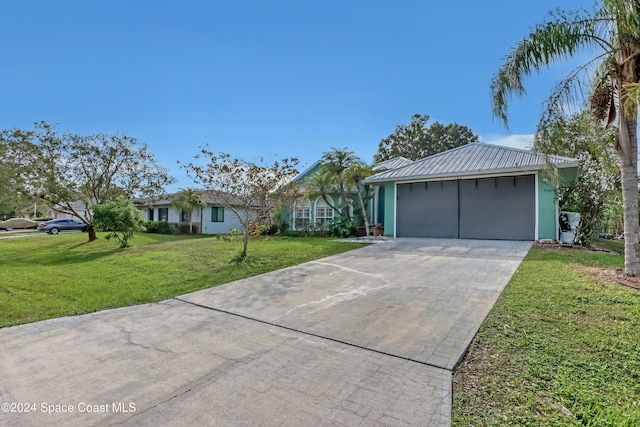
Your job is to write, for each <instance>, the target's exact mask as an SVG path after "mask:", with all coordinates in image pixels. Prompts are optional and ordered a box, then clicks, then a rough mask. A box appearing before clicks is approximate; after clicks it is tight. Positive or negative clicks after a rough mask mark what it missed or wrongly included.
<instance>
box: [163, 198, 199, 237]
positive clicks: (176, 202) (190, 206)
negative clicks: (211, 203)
mask: <svg viewBox="0 0 640 427" xmlns="http://www.w3.org/2000/svg"><path fill="white" fill-rule="evenodd" d="M171 206H173V207H174V208H175V209H176V211H178V212H179V213H184V214H185V215H186V216H187V217H189V234H193V221H192V219H193V218H192V213H193V211H194V210H195V209H198V208H204V207H205V206H207V201H206V200H205V199H204V196H203V195H202V193H201V192H199V191H196V190H192V189H187V190H182V191H180V192H179V193H177V194H176V195H175V196H174V197H173V200H172V201H171Z"/></svg>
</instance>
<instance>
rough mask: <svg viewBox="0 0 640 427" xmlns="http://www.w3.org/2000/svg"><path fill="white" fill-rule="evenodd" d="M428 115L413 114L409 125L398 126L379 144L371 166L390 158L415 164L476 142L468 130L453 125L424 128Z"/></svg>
mask: <svg viewBox="0 0 640 427" xmlns="http://www.w3.org/2000/svg"><path fill="white" fill-rule="evenodd" d="M428 121H429V116H428V115H426V114H425V115H420V114H414V115H413V116H412V117H411V123H410V124H409V125H398V126H396V130H395V132H394V133H392V134H391V135H389V136H388V137H386V138H384V139H383V140H382V141H380V144H379V145H378V152H377V153H376V154H375V155H374V156H373V160H374V162H375V163H380V162H383V161H385V160H389V159H392V158H394V157H406V158H407V159H410V160H419V159H423V158H425V157H428V156H432V155H434V154H438V153H442V152H443V151H447V150H451V149H452V148H456V147H460V146H463V145H465V144H468V143H470V142H474V141H478V136H477V135H476V134H474V133H473V131H472V130H471V129H469V128H468V127H466V126H462V125H459V124H457V123H451V124H448V125H443V124H441V123H438V122H435V123H434V124H432V125H431V126H427V122H428Z"/></svg>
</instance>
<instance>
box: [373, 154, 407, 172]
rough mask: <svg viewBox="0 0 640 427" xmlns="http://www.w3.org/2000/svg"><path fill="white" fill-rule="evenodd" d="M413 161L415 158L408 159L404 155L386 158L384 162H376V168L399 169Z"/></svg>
mask: <svg viewBox="0 0 640 427" xmlns="http://www.w3.org/2000/svg"><path fill="white" fill-rule="evenodd" d="M411 163H413V160H409V159H406V158H404V157H394V158H393V159H389V160H385V161H384V162H380V163H376V164H375V167H376V169H385V170H390V169H397V168H401V167H403V166H406V165H409V164H411Z"/></svg>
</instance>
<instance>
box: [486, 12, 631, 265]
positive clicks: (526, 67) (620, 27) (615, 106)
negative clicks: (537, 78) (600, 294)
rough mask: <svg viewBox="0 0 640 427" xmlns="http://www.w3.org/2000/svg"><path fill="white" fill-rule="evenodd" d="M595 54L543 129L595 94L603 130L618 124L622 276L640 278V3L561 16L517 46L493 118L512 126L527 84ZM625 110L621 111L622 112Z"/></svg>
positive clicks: (555, 100) (559, 95)
mask: <svg viewBox="0 0 640 427" xmlns="http://www.w3.org/2000/svg"><path fill="white" fill-rule="evenodd" d="M587 49H588V51H590V52H596V53H595V56H594V58H593V59H591V60H590V61H588V62H587V63H586V64H584V65H582V66H580V67H578V68H577V69H576V70H575V71H574V72H572V73H571V74H569V76H568V77H567V78H566V79H564V80H563V81H561V82H560V83H559V84H558V85H557V86H556V88H555V90H554V91H553V93H552V95H551V97H550V98H549V100H548V102H547V109H546V111H545V112H544V113H543V116H542V121H543V122H544V121H546V120H552V118H553V117H554V116H561V115H563V114H564V113H565V110H566V108H567V107H570V106H572V105H576V104H578V105H579V104H580V102H581V101H582V100H583V98H584V97H583V92H584V89H585V88H591V90H590V92H589V95H590V96H589V101H590V104H591V111H592V112H593V113H594V115H595V116H596V118H598V119H601V120H603V123H606V125H609V124H612V123H614V122H617V135H616V141H615V149H616V150H617V152H618V156H619V159H620V171H621V181H622V198H623V204H624V240H625V270H626V272H627V273H629V274H638V273H640V245H639V241H638V228H639V224H638V140H637V123H638V108H637V106H638V103H637V98H633V97H632V96H629V89H630V88H631V89H633V88H634V87H635V88H637V84H638V82H639V80H640V69H639V68H640V67H639V65H640V62H638V61H639V55H640V2H637V1H629V0H604V1H603V4H602V6H601V7H599V8H597V9H595V10H594V11H593V12H588V11H579V12H571V13H566V12H562V11H556V12H553V13H551V14H550V18H549V19H548V20H547V21H546V22H543V23H542V24H539V25H537V26H536V27H535V28H534V29H533V31H532V32H531V34H529V35H528V36H527V37H526V38H525V39H524V40H522V41H521V42H520V43H518V44H517V46H516V47H515V48H514V49H513V50H512V51H511V53H510V54H509V55H508V56H507V57H506V59H505V61H504V64H503V65H502V67H501V68H500V69H499V70H498V72H497V74H496V75H495V76H494V78H493V81H492V84H491V91H492V103H493V114H494V115H495V116H496V117H499V118H500V119H502V120H503V121H504V123H505V125H507V126H508V121H507V100H508V98H509V97H510V96H511V95H512V94H517V95H520V96H522V95H524V94H525V93H526V92H525V89H524V86H523V79H524V77H526V76H528V75H530V74H531V73H532V72H534V71H540V70H541V69H542V68H545V67H548V66H549V65H550V64H552V63H554V62H556V61H557V60H562V59H566V58H568V57H571V56H573V55H574V54H575V53H576V52H584V51H586V50H587ZM621 107H623V108H621Z"/></svg>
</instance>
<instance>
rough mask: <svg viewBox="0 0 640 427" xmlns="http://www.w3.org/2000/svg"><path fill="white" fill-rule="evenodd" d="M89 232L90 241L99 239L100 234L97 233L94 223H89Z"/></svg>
mask: <svg viewBox="0 0 640 427" xmlns="http://www.w3.org/2000/svg"><path fill="white" fill-rule="evenodd" d="M87 234H88V235H89V241H90V242H93V241H94V240H97V239H98V236H97V235H96V228H95V227H94V226H93V225H92V224H89V225H87Z"/></svg>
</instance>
